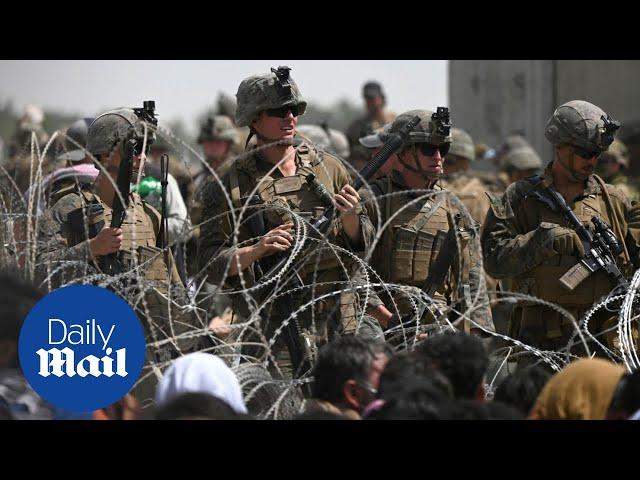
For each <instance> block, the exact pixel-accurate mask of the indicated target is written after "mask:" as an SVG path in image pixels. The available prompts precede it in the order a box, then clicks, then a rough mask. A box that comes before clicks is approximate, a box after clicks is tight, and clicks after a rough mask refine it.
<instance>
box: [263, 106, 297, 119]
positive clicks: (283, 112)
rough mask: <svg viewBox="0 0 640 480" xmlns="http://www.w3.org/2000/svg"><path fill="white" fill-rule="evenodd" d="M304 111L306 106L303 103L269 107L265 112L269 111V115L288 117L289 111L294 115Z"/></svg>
mask: <svg viewBox="0 0 640 480" xmlns="http://www.w3.org/2000/svg"><path fill="white" fill-rule="evenodd" d="M304 111H305V107H304V106H302V105H287V106H285V107H280V108H268V109H266V110H265V112H267V116H269V117H278V118H284V117H286V116H287V113H289V112H291V114H292V115H293V116H294V117H297V116H298V115H302V114H303V113H304Z"/></svg>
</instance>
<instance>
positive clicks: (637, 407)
mask: <svg viewBox="0 0 640 480" xmlns="http://www.w3.org/2000/svg"><path fill="white" fill-rule="evenodd" d="M636 412H640V370H636V371H635V372H633V373H625V374H624V375H623V376H622V378H621V379H620V381H619V382H618V385H617V386H616V389H615V391H614V392H613V398H612V399H611V403H610V404H609V409H608V411H607V417H606V418H607V420H626V419H628V418H631V417H632V416H634V414H635V413H636Z"/></svg>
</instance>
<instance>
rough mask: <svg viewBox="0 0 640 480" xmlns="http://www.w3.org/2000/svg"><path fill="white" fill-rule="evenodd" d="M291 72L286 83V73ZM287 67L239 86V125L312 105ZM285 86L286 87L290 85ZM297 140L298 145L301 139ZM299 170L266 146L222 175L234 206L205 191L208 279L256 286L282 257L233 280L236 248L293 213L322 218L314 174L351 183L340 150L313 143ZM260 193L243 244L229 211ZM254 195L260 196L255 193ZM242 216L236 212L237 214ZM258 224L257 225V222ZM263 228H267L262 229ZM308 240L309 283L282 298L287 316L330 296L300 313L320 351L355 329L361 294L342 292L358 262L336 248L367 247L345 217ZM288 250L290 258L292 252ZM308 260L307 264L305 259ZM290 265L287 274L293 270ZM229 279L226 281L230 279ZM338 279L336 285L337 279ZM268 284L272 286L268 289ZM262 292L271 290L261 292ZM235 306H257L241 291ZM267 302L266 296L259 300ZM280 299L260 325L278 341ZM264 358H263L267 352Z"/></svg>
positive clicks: (337, 184)
mask: <svg viewBox="0 0 640 480" xmlns="http://www.w3.org/2000/svg"><path fill="white" fill-rule="evenodd" d="M284 70H287V71H286V72H285V75H286V80H284V81H283V80H282V78H281V76H282V75H283V73H282V72H283V71H284ZM288 70H289V69H288V68H287V67H281V68H279V69H278V70H277V75H274V73H275V72H276V70H274V69H272V72H273V73H270V74H261V75H254V76H251V77H249V78H247V79H245V80H244V81H243V82H242V83H241V84H240V87H239V89H238V94H237V98H238V110H237V111H236V123H237V124H238V125H239V126H248V125H250V124H251V121H252V120H253V119H254V118H256V116H257V115H258V114H259V113H260V112H261V111H264V110H267V109H271V108H278V107H283V106H284V107H286V106H292V105H296V106H297V108H298V109H299V114H302V113H303V112H304V108H305V107H306V102H305V101H304V100H303V98H302V96H301V94H300V91H299V90H298V88H297V85H296V84H295V82H293V80H292V79H290V78H289V77H288ZM283 85H284V86H283ZM294 144H296V142H295V139H294ZM295 163H296V172H295V174H294V175H291V176H287V177H284V176H283V175H282V173H281V172H280V170H279V169H278V168H276V167H275V166H274V165H273V164H271V163H269V162H268V161H266V160H265V159H264V157H263V156H262V154H261V153H260V152H259V150H249V152H248V153H245V155H243V156H242V157H240V158H238V159H237V160H236V161H235V162H234V163H233V164H232V165H231V168H230V170H229V172H228V173H227V174H226V175H225V176H224V178H223V180H222V183H223V185H222V188H224V190H225V191H226V192H227V193H228V195H229V197H230V199H231V202H232V205H231V207H230V205H229V204H228V203H227V197H225V195H224V192H223V190H222V188H221V186H220V184H218V183H217V182H214V181H211V180H210V181H209V182H208V183H207V184H206V185H205V187H204V189H203V214H202V221H201V225H200V242H199V248H198V260H199V267H200V269H201V270H202V272H203V273H204V274H206V275H208V278H207V281H208V282H210V283H212V284H214V285H221V284H223V286H225V287H226V292H225V293H227V294H231V293H232V292H233V291H237V290H239V289H240V288H242V284H241V277H242V279H243V280H244V282H246V283H245V285H246V287H250V286H253V285H255V283H256V281H257V280H259V279H260V277H261V275H262V274H264V273H265V272H266V271H267V270H268V269H270V268H272V267H273V265H274V264H276V263H277V261H278V258H279V257H280V255H272V256H268V257H265V258H263V259H261V260H259V261H257V262H254V263H253V264H251V265H250V266H249V267H248V268H246V269H245V270H243V271H242V272H239V274H238V275H236V276H233V277H229V276H228V275H227V274H226V272H228V269H229V266H230V265H231V262H232V261H234V260H233V259H234V256H235V252H236V248H237V247H238V246H240V247H242V246H248V245H250V244H253V243H255V242H256V241H257V240H259V239H257V238H256V237H261V236H263V235H264V234H265V233H266V232H268V231H269V230H272V229H273V228H275V227H277V226H279V225H282V224H284V223H286V222H290V221H292V220H295V219H294V217H293V215H292V213H291V212H293V213H296V214H298V215H300V216H302V217H303V218H304V219H305V220H307V221H310V222H312V221H313V220H314V219H317V218H320V217H321V216H322V213H323V212H324V210H325V209H326V205H325V204H324V203H323V201H322V200H321V198H320V197H319V195H318V194H317V193H316V192H314V190H312V189H311V188H310V187H309V184H308V183H307V181H306V179H307V177H308V176H309V175H311V174H313V175H314V176H315V179H316V181H317V182H318V183H319V184H321V185H323V186H324V188H325V189H326V191H327V193H328V194H329V195H330V196H331V199H333V196H334V195H335V194H336V193H338V192H339V191H340V190H341V189H342V188H343V187H344V186H345V185H347V184H348V183H349V182H350V177H349V174H348V172H347V171H346V169H345V167H344V166H343V165H342V163H341V162H340V160H338V159H337V158H336V157H334V156H333V155H331V154H329V153H327V152H322V151H317V150H315V149H314V148H313V147H312V146H309V145H304V144H303V145H300V146H298V147H296V151H295ZM252 192H253V195H257V196H258V203H259V204H260V205H259V207H257V208H256V207H252V208H249V209H248V210H247V211H246V212H245V213H244V216H243V218H242V220H241V223H240V225H239V230H238V237H237V243H234V238H233V234H234V229H235V227H236V225H235V223H234V219H233V217H232V215H231V212H230V208H233V209H234V210H235V214H236V215H239V213H240V210H241V209H242V208H243V206H244V205H245V204H247V201H248V200H249V199H250V198H249V197H250V194H252ZM254 199H255V197H254ZM256 213H257V214H261V215H262V216H263V220H264V230H263V231H262V232H258V231H256V230H257V229H256V228H255V222H252V221H251V220H248V219H247V217H251V216H252V215H253V217H254V218H255V217H256ZM357 214H358V215H359V221H360V223H361V225H362V224H365V223H366V222H367V221H368V220H367V218H366V215H365V214H364V213H363V212H362V209H359V211H358V212H357ZM236 218H237V217H236ZM252 225H253V226H252ZM260 228H262V226H261V227H260ZM308 235H309V237H311V238H308V239H307V242H308V244H307V245H305V249H304V251H303V252H301V253H300V254H299V255H298V257H297V258H296V267H295V268H296V270H297V273H298V275H299V279H300V280H301V281H302V283H303V284H304V285H305V286H306V287H308V288H303V289H298V290H297V291H295V292H291V294H290V296H287V297H286V298H288V300H286V304H283V300H275V302H280V304H281V305H282V306H283V307H284V308H283V309H281V310H280V312H282V311H284V312H286V314H287V315H289V314H291V313H293V311H294V310H295V309H298V308H300V307H302V306H303V305H305V304H306V303H307V302H311V301H314V299H318V298H319V297H321V296H324V295H327V296H326V297H325V298H322V299H318V300H315V301H314V303H313V307H312V308H306V309H305V310H304V311H302V312H299V313H298V316H297V318H296V319H293V320H291V321H295V322H298V325H299V327H300V331H301V332H302V334H303V336H304V337H305V341H306V342H307V346H309V348H310V350H312V352H311V354H312V355H313V350H314V348H315V347H314V346H315V345H319V344H322V343H324V342H326V341H327V339H328V338H330V337H331V335H332V334H334V333H349V332H351V331H353V330H354V329H355V327H354V324H355V320H356V299H355V294H354V293H352V291H346V292H342V293H339V292H340V290H343V289H347V290H348V289H349V288H350V287H349V285H350V283H351V282H350V281H349V279H348V276H349V274H350V269H351V267H352V263H353V262H352V261H351V260H350V259H349V257H348V256H347V255H346V254H344V253H341V252H339V251H333V250H332V249H331V246H332V245H335V246H338V247H342V248H345V249H348V250H351V251H363V250H364V249H365V248H366V246H367V245H366V239H364V238H361V244H360V245H352V244H350V241H349V239H348V237H347V235H346V234H345V233H344V231H343V228H342V224H341V221H340V219H339V218H337V219H336V220H334V222H333V224H332V225H331V228H330V229H329V231H328V233H327V234H326V239H325V240H323V239H319V237H318V234H317V233H314V232H312V231H309V232H308ZM289 254H290V252H286V253H285V255H289ZM300 262H302V264H300ZM290 272H291V270H289V271H287V273H288V274H290ZM223 282H224V283H223ZM335 282H337V283H335ZM265 288H267V289H269V288H271V287H265ZM289 289H290V287H287V286H284V285H280V286H279V290H278V291H279V292H280V293H284V292H285V291H287V290H289ZM332 292H338V293H336V294H335V295H331V293H332ZM252 293H254V294H255V293H260V295H262V294H263V293H264V292H263V290H260V291H259V292H256V291H254V292H252ZM231 298H232V299H233V304H234V308H235V310H236V311H237V312H239V313H240V314H241V315H243V316H246V317H249V315H250V313H251V312H250V309H249V308H248V305H247V304H246V301H245V298H244V297H243V295H241V294H238V293H236V294H233V295H231ZM259 300H261V299H259ZM273 306H274V301H273V300H272V301H270V302H269V303H268V304H267V306H266V307H265V308H264V309H263V311H262V314H261V317H262V320H261V329H262V331H263V332H265V334H266V338H267V339H272V338H273V335H274V332H275V330H276V329H277V328H278V327H279V326H280V325H281V323H282V322H283V321H284V320H285V318H281V317H282V315H283V314H282V313H277V312H276V311H273ZM282 337H283V336H282V335H279V336H278V337H277V339H276V340H275V342H276V343H275V344H274V347H275V349H274V352H272V353H274V354H275V355H276V356H277V360H278V361H277V363H278V364H279V365H281V366H283V367H284V368H283V370H285V375H286V362H287V361H288V360H287V352H285V349H284V348H283V347H284V341H283V338H282ZM258 355H264V352H263V353H261V354H258Z"/></svg>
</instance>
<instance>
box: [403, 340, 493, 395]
mask: <svg viewBox="0 0 640 480" xmlns="http://www.w3.org/2000/svg"><path fill="white" fill-rule="evenodd" d="M416 352H418V354H420V355H422V356H424V357H425V359H426V360H427V361H428V362H429V363H430V364H431V365H432V366H433V367H435V368H437V369H438V370H440V371H441V372H442V373H443V374H444V375H445V376H446V377H447V378H448V379H449V381H450V382H451V385H452V386H453V395H454V397H455V398H474V397H475V395H476V392H477V391H478V388H479V386H480V385H481V384H482V382H483V380H484V375H485V373H486V371H487V367H488V365H489V356H488V354H487V352H486V350H485V347H484V344H483V343H482V341H481V340H480V339H479V338H477V337H474V336H472V335H467V334H466V333H463V332H446V333H441V334H438V335H433V336H430V337H428V338H427V339H426V340H425V341H424V342H421V343H420V344H418V345H417V346H416Z"/></svg>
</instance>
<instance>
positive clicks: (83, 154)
mask: <svg viewBox="0 0 640 480" xmlns="http://www.w3.org/2000/svg"><path fill="white" fill-rule="evenodd" d="M93 120H94V118H91V117H87V118H81V119H79V120H76V121H75V122H73V123H72V124H71V125H70V126H69V128H67V130H66V132H65V133H64V135H63V137H64V141H63V142H62V144H61V148H60V152H59V153H58V155H57V156H56V160H58V161H60V162H64V163H65V164H66V165H68V166H72V165H76V164H79V163H89V164H93V162H92V161H91V158H90V157H89V156H88V155H87V150H86V148H87V136H88V134H89V125H91V122H93Z"/></svg>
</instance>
